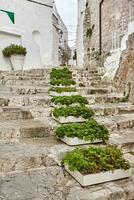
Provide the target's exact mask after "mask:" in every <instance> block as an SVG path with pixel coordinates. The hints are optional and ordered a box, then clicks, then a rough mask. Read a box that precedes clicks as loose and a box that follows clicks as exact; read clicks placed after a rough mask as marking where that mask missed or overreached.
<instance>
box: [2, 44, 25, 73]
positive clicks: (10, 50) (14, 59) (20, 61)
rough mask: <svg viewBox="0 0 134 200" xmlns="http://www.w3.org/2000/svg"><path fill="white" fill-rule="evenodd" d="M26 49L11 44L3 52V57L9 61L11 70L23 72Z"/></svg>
mask: <svg viewBox="0 0 134 200" xmlns="http://www.w3.org/2000/svg"><path fill="white" fill-rule="evenodd" d="M26 54H27V51H26V48H24V47H23V46H21V45H15V44H11V45H10V46H8V47H6V48H5V49H4V50H3V55H4V56H5V57H7V58H9V59H10V62H11V67H12V70H14V71H16V70H23V66H24V59H25V56H26Z"/></svg>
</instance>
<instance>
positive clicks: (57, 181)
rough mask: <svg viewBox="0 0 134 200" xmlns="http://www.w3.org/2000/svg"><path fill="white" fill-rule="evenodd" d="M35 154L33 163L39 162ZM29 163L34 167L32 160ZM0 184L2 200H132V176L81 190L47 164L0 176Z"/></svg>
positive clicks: (133, 193)
mask: <svg viewBox="0 0 134 200" xmlns="http://www.w3.org/2000/svg"><path fill="white" fill-rule="evenodd" d="M36 154H38V153H36ZM36 154H35V160H34V159H33V163H34V161H35V163H36V161H38V160H36ZM26 156H27V154H26ZM28 156H29V155H28ZM41 161H42V160H41ZM49 162H50V161H49ZM30 163H31V164H33V163H32V161H31V160H30ZM41 163H43V162H41ZM50 163H52V161H51V162H50ZM44 165H45V163H44ZM18 166H19V165H18ZM16 167H17V165H16ZM0 180H1V193H0V195H1V196H0V197H1V198H2V199H4V200H22V199H24V200H26V199H28V200H42V199H44V200H47V199H48V200H64V199H66V200H78V199H79V200H80V199H83V197H84V200H100V199H103V200H113V199H114V200H119V199H122V200H127V199H129V200H133V199H134V187H133V185H134V174H133V176H132V177H131V178H129V179H123V180H119V181H115V182H109V183H104V184H99V185H95V186H90V187H86V188H82V187H81V186H80V185H79V184H78V183H77V182H76V181H75V180H74V179H73V178H72V177H71V176H70V175H69V174H68V173H67V172H65V171H63V169H62V168H61V167H59V166H56V165H54V163H53V165H52V166H47V164H46V166H45V167H40V168H36V169H27V170H25V171H15V172H9V173H1V174H0ZM14 194H15V195H14ZM44 197H45V198H44Z"/></svg>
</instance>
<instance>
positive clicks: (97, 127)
mask: <svg viewBox="0 0 134 200" xmlns="http://www.w3.org/2000/svg"><path fill="white" fill-rule="evenodd" d="M55 133H56V136H57V137H59V138H64V137H65V136H66V137H70V138H74V137H77V138H79V139H83V140H85V141H91V142H92V141H95V140H102V141H103V142H106V141H107V140H108V139H109V132H108V129H107V128H106V127H105V126H104V125H101V124H99V123H98V122H96V121H95V120H94V119H91V120H89V121H88V122H85V123H72V124H67V125H63V126H60V127H58V128H57V129H56V131H55Z"/></svg>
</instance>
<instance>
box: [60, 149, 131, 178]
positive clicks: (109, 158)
mask: <svg viewBox="0 0 134 200" xmlns="http://www.w3.org/2000/svg"><path fill="white" fill-rule="evenodd" d="M62 164H63V165H67V166H68V167H69V170H71V171H79V172H80V173H82V174H84V175H86V174H96V173H100V172H106V171H114V170H116V169H123V170H128V169H129V168H130V165H129V163H128V162H127V161H126V160H125V159H124V158H123V154H122V152H121V151H120V150H119V149H116V148H114V147H111V146H108V147H105V148H104V147H89V148H77V149H75V150H74V151H72V152H69V153H67V154H66V155H65V157H64V159H63V160H62Z"/></svg>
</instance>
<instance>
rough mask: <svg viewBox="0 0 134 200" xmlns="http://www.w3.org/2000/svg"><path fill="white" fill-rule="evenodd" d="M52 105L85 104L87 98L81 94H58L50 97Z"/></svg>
mask: <svg viewBox="0 0 134 200" xmlns="http://www.w3.org/2000/svg"><path fill="white" fill-rule="evenodd" d="M51 102H52V106H53V107H60V106H70V105H71V106H79V105H87V104H88V100H87V98H86V97H83V96H81V95H72V96H61V97H60V96H58V97H53V98H52V99H51Z"/></svg>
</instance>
